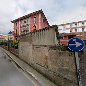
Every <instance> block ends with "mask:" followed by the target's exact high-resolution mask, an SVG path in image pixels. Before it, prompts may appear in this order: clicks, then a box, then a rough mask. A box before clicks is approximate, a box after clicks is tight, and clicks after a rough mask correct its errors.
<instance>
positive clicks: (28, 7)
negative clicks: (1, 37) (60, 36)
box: [0, 0, 86, 34]
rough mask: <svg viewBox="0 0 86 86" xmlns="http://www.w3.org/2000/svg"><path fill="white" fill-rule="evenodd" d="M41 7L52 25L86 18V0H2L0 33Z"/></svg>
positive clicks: (6, 31) (0, 0)
mask: <svg viewBox="0 0 86 86" xmlns="http://www.w3.org/2000/svg"><path fill="white" fill-rule="evenodd" d="M40 9H42V10H43V12H44V14H45V16H46V18H47V20H48V22H49V24H50V25H55V24H56V25H59V24H64V23H70V22H76V21H81V20H86V0H0V33H2V34H7V33H8V32H9V31H12V30H13V24H12V23H11V21H12V20H14V19H16V18H18V17H21V16H23V15H26V14H29V13H31V12H34V11H37V10H40Z"/></svg>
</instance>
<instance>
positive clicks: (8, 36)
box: [8, 31, 12, 50]
mask: <svg viewBox="0 0 86 86" xmlns="http://www.w3.org/2000/svg"><path fill="white" fill-rule="evenodd" d="M11 34H12V32H11V31H10V32H9V33H8V50H9V47H10V38H9V36H10V35H11Z"/></svg>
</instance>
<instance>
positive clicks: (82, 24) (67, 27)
mask: <svg viewBox="0 0 86 86" xmlns="http://www.w3.org/2000/svg"><path fill="white" fill-rule="evenodd" d="M58 30H59V33H77V32H84V31H86V20H84V21H78V22H72V23H66V24H61V25H58Z"/></svg>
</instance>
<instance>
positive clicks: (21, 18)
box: [11, 9, 49, 25]
mask: <svg viewBox="0 0 86 86" xmlns="http://www.w3.org/2000/svg"><path fill="white" fill-rule="evenodd" d="M38 13H42V14H43V15H44V13H43V11H42V9H41V10H38V11H35V12H33V13H30V14H27V15H25V16H22V17H20V18H17V19H15V20H13V21H11V22H12V23H14V22H17V21H19V20H23V19H26V18H29V17H30V16H32V15H36V14H38ZM44 18H45V19H46V20H47V18H46V17H45V15H44ZM47 23H48V21H47ZM48 25H49V23H48Z"/></svg>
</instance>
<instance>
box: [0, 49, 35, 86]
mask: <svg viewBox="0 0 86 86" xmlns="http://www.w3.org/2000/svg"><path fill="white" fill-rule="evenodd" d="M0 86H34V84H33V83H32V81H31V80H29V79H28V78H27V77H26V76H25V75H24V74H23V73H22V72H21V71H19V70H18V69H17V68H16V67H15V65H14V64H13V63H12V62H11V60H9V57H8V56H7V55H6V54H5V53H4V52H3V51H1V49H0Z"/></svg>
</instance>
